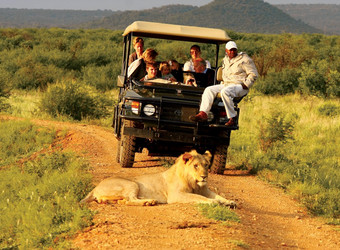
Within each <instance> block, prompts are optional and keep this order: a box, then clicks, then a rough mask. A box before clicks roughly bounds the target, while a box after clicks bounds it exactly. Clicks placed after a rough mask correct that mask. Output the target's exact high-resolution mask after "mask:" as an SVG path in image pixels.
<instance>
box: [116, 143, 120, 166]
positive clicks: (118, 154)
mask: <svg viewBox="0 0 340 250" xmlns="http://www.w3.org/2000/svg"><path fill="white" fill-rule="evenodd" d="M120 143H121V139H119V140H117V154H116V162H117V163H119V162H120Z"/></svg>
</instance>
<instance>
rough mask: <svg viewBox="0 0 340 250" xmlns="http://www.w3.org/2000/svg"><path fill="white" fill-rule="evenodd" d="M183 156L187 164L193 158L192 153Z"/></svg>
mask: <svg viewBox="0 0 340 250" xmlns="http://www.w3.org/2000/svg"><path fill="white" fill-rule="evenodd" d="M182 158H183V161H184V163H185V164H186V163H187V162H188V161H189V160H190V159H191V158H192V155H191V154H190V153H185V154H184V155H183V156H182Z"/></svg>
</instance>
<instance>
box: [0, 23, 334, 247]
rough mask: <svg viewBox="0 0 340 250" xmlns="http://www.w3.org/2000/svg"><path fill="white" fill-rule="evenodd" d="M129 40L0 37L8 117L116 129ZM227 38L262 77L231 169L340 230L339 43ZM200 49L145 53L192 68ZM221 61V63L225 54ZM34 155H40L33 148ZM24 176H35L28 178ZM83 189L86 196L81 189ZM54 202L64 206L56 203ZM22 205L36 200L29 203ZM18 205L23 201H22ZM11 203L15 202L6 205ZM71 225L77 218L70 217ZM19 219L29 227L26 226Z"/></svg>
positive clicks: (104, 34)
mask: <svg viewBox="0 0 340 250" xmlns="http://www.w3.org/2000/svg"><path fill="white" fill-rule="evenodd" d="M121 33H122V32H121V31H112V30H63V29H55V28H53V29H0V110H1V112H2V113H4V114H8V115H13V116H20V117H26V118H32V117H40V118H47V119H59V120H70V121H79V120H80V121H82V122H90V123H96V124H100V125H103V126H109V125H110V122H111V121H112V107H113V104H114V102H115V98H116V96H117V88H116V78H117V75H118V74H119V72H120V70H121V53H122V36H121ZM228 34H229V36H230V37H231V38H233V39H234V40H236V42H237V44H238V47H239V50H240V51H246V52H247V53H248V54H249V55H251V56H252V57H253V59H254V61H255V63H256V66H257V68H258V71H259V73H260V78H259V79H258V81H257V82H256V84H255V86H254V89H252V90H251V92H250V94H249V95H248V96H247V97H246V98H245V99H244V100H243V101H242V102H241V103H240V108H241V116H240V130H239V131H235V132H233V133H232V139H231V145H230V147H229V151H228V154H229V156H228V167H230V168H236V169H245V170H249V171H250V172H251V173H252V174H257V175H258V176H259V177H261V178H264V179H266V180H268V181H269V182H271V183H273V184H275V185H278V186H280V187H282V188H283V189H285V190H286V191H287V192H289V193H290V194H291V195H293V196H294V197H295V198H296V199H297V200H299V201H300V202H301V203H302V204H304V205H305V206H306V207H307V208H308V209H309V211H310V212H311V213H313V214H315V215H319V216H324V217H326V218H328V219H329V221H330V223H334V224H340V221H339V220H340V167H339V159H340V150H339V146H338V145H340V139H339V138H340V135H339V131H340V100H339V97H340V36H325V35H320V34H302V35H293V34H281V35H263V34H244V33H237V32H234V31H228ZM191 45H192V44H191V43H180V42H177V41H174V42H172V41H162V40H156V41H155V40H152V41H151V40H146V41H145V47H146V48H149V47H153V48H155V49H156V50H157V51H158V52H159V56H158V58H157V60H159V61H162V60H168V59H176V60H178V61H180V62H184V61H186V60H187V59H188V57H189V56H190V55H189V50H190V46H191ZM201 49H202V56H203V57H204V58H206V59H208V60H210V61H211V62H213V61H214V51H213V48H211V47H210V46H207V45H204V44H202V45H201ZM220 53H221V55H220V56H221V58H222V56H223V53H224V48H223V47H221V49H220ZM174 55H176V57H175V58H173V56H174ZM1 124H3V122H1ZM4 126H5V125H4ZM43 131H44V130H41V133H43ZM47 134H48V133H47ZM40 136H42V135H40ZM40 136H39V138H40ZM6 140H7V139H6ZM20 140H21V139H20ZM49 140H51V139H49ZM47 141H48V140H47ZM1 143H2V142H1ZM46 143H49V142H46ZM34 145H36V144H34ZM13 150H14V148H13ZM27 150H31V148H30V149H23V151H24V152H25V154H30V153H27V152H26V151H27ZM32 150H33V151H37V150H38V149H36V148H34V147H32ZM8 151H11V148H10V147H9V149H8ZM13 152H14V151H13ZM9 154H10V153H9ZM12 154H13V156H10V157H12V158H13V159H10V157H6V158H3V157H4V156H1V159H2V161H3V160H4V159H6V161H8V162H4V165H5V166H11V168H13V167H14V168H17V169H18V167H15V164H16V162H17V161H18V158H17V155H18V154H14V153H12ZM59 156H60V157H62V158H63V157H64V158H65V157H66V158H67V159H68V157H71V156H69V155H68V156H66V155H63V154H61V153H58V154H56V155H54V156H48V157H52V158H55V157H59ZM39 159H40V158H39ZM48 159H49V158H48ZM73 160H74V161H75V162H78V161H77V160H76V159H74V158H73V157H71V158H70V161H72V162H73ZM2 161H1V162H2ZM36 161H37V160H35V161H34V162H31V160H30V161H29V162H31V163H25V164H24V165H23V166H22V168H23V169H25V167H27V165H30V164H37V165H39V166H40V165H44V163H41V162H36ZM41 161H45V160H41ZM47 161H51V160H47ZM77 164H78V163H77ZM77 164H76V165H77ZM79 164H80V166H83V164H82V163H79ZM12 165H13V166H12ZM11 168H8V167H6V168H3V169H2V170H1V171H2V172H4V173H5V172H6V173H7V171H13V170H10V169H11ZM60 169H64V168H63V167H61V168H60ZM60 169H54V170H53V171H59V170H60ZM75 169H77V170H75V171H80V170H79V169H78V168H75ZM44 171H45V170H44ZM44 171H43V172H44ZM48 171H50V170H48ZM51 171H52V170H51ZM62 171H65V170H62ZM17 174H27V171H21V172H20V171H19V172H18V173H17ZM35 175H36V173H35ZM49 176H53V174H50V175H49ZM30 178H31V177H30ZM32 178H33V177H32ZM46 178H47V176H46ZM10 179H13V178H10ZM23 179H25V178H23ZM66 179H67V178H65V181H66ZM1 183H2V182H1ZM25 185H26V184H25ZM25 185H24V184H20V185H18V186H22V187H24V186H25ZM27 185H28V183H27ZM37 185H38V184H37ZM39 185H40V184H39ZM64 185H65V183H64ZM70 185H71V184H70ZM72 185H73V184H72ZM72 185H71V186H72ZM76 186H77V185H76ZM77 187H79V188H83V186H82V185H79V186H77ZM25 188H26V187H25ZM31 189H32V188H27V190H31ZM83 191H84V192H85V190H83ZM0 192H2V189H1V190H0ZM20 192H21V193H25V192H24V191H20ZM77 192H78V191H77ZM33 193H34V199H35V198H36V200H38V199H39V202H41V199H42V198H38V197H40V196H35V195H37V192H35V191H33ZM77 194H78V193H77ZM64 196H65V194H64V193H63V194H62V195H60V196H59V195H58V197H59V198H60V197H64ZM32 197H33V196H32ZM50 197H52V198H53V199H54V201H55V202H56V199H57V198H56V196H54V195H50ZM66 197H69V196H68V195H66ZM72 197H73V198H67V200H68V201H69V200H72V202H74V205H72V206H71V205H70V206H69V205H67V207H69V208H70V207H72V209H74V210H72V209H71V211H73V212H72V213H73V214H77V213H79V214H82V213H85V214H86V213H87V212H86V210H81V209H80V208H78V207H77V205H76V202H75V201H76V200H77V199H78V197H79V196H78V195H75V196H72ZM22 199H24V200H29V199H30V196H25V197H24V198H22ZM32 199H33V198H32ZM34 199H33V200H34ZM62 199H64V198H60V200H62ZM3 200H4V199H1V202H2V201H3ZM9 200H10V202H12V201H15V200H20V199H19V198H18V197H17V196H13V197H11V198H9ZM4 201H5V203H6V202H7V198H6V199H5V200H4ZM62 201H63V202H64V200H62ZM11 204H12V203H11ZM25 204H26V203H25ZM72 204H73V203H72ZM13 207H14V206H13ZM16 207H18V208H20V207H21V205H20V206H19V205H18V206H16ZM56 207H57V206H56ZM79 209H80V210H79ZM75 211H79V212H75ZM9 217H11V216H9ZM47 217H48V216H47ZM66 217H67V218H69V217H68V216H65V217H62V218H66ZM80 217H81V216H80ZM13 221H15V223H17V224H18V225H22V224H21V221H20V220H18V219H15V220H13ZM16 227H17V226H16V225H14V226H13V228H14V229H15V228H16ZM61 227H62V226H61ZM41 228H43V227H41ZM14 229H13V230H14ZM72 230H73V228H72V229H70V231H72ZM7 231H8V232H9V231H10V230H7ZM7 231H6V233H7ZM19 231H20V230H19ZM13 232H14V231H13ZM60 232H62V233H63V232H64V231H63V230H61V231H60ZM52 236H53V237H54V235H52ZM4 237H6V239H7V238H8V237H9V236H8V235H7V234H6V236H4ZM49 237H50V236H49ZM53 237H50V238H46V239H45V240H47V239H48V240H51V239H52V238H53ZM12 238H13V237H12ZM1 244H2V243H1ZM11 244H12V243H11ZM15 244H17V243H13V246H16V245H15ZM22 244H23V243H22ZM51 244H53V243H51ZM35 246H36V247H39V245H35Z"/></svg>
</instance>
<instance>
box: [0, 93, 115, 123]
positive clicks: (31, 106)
mask: <svg viewBox="0 0 340 250" xmlns="http://www.w3.org/2000/svg"><path fill="white" fill-rule="evenodd" d="M43 95H44V92H41V91H39V90H29V91H26V90H25V91H24V90H13V91H12V92H11V95H10V97H9V98H7V99H4V100H3V102H4V103H5V104H6V105H9V108H7V109H6V110H3V111H2V114H4V115H11V116H15V117H22V118H28V119H30V118H40V119H48V120H57V121H70V122H77V121H74V119H72V118H71V117H69V116H67V115H61V114H58V115H57V116H56V117H54V116H51V115H49V114H47V113H45V112H41V110H40V108H39V104H40V102H41V99H42V97H43ZM102 95H105V96H106V97H107V98H108V99H110V100H112V102H114V100H115V99H116V98H117V95H118V89H113V90H110V91H106V92H104V93H102ZM107 109H108V111H109V113H110V114H109V115H107V116H104V117H101V118H98V119H89V118H85V119H82V120H81V122H82V123H86V124H91V125H98V126H103V127H111V125H112V116H113V105H110V106H109V107H107Z"/></svg>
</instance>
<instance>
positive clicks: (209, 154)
mask: <svg viewBox="0 0 340 250" xmlns="http://www.w3.org/2000/svg"><path fill="white" fill-rule="evenodd" d="M203 156H204V158H205V159H206V160H207V161H208V162H210V160H211V157H212V155H211V153H210V151H209V150H207V151H205V153H204V154H203Z"/></svg>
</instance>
